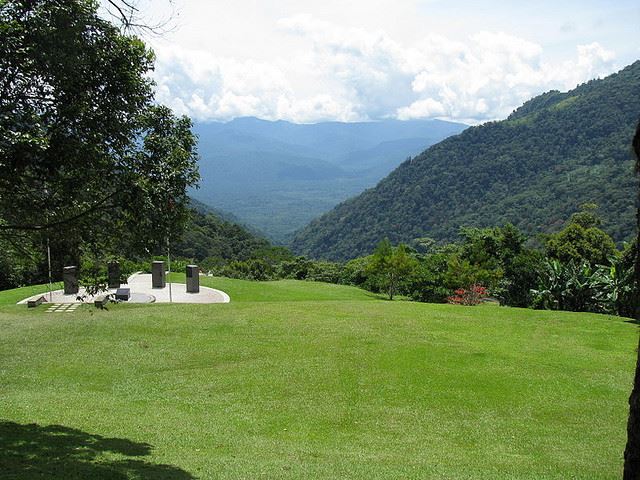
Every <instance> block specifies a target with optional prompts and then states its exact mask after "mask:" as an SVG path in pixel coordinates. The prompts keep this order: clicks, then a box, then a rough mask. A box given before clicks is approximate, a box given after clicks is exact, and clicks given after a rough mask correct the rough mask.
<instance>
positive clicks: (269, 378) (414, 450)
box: [0, 278, 637, 480]
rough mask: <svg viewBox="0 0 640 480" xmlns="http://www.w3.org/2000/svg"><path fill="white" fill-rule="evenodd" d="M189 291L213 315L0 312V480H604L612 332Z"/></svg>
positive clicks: (9, 302)
mask: <svg viewBox="0 0 640 480" xmlns="http://www.w3.org/2000/svg"><path fill="white" fill-rule="evenodd" d="M203 283H204V284H206V285H208V286H212V287H215V288H220V289H223V290H225V291H226V292H228V293H229V295H230V296H231V303H229V304H218V305H185V304H182V305H169V304H164V305H161V304H158V305H111V306H109V309H108V310H105V311H98V310H96V309H95V308H94V307H92V306H87V307H81V308H80V309H79V310H78V311H76V312H74V313H69V314H67V313H62V314H54V313H46V312H45V310H44V308H43V307H40V308H37V309H27V308H26V307H25V306H24V305H14V304H13V302H14V301H15V300H17V299H19V298H21V297H22V296H26V295H28V294H31V293H32V292H33V291H34V288H30V289H23V290H19V291H15V290H14V291H9V292H0V331H2V335H1V336H0V358H2V368H0V385H1V388H0V478H7V479H9V478H10V479H12V480H33V479H53V478H65V479H69V480H71V479H73V480H75V479H82V480H92V479H104V478H113V479H125V478H130V479H143V478H144V479H152V478H153V479H174V480H176V479H181V480H187V479H194V478H200V479H213V478H216V479H227V478H228V479H240V478H282V479H294V478H300V479H308V478H327V479H328V478H352V479H367V480H371V479H383V478H385V479H386V478H388V479H395V478H447V479H470V478H473V479H479V480H480V479H491V480H496V479H497V480H499V479H514V478H517V479H531V480H533V479H535V480H540V479H547V480H551V479H558V480H560V479H566V478H576V479H596V478H597V479H615V478H620V473H621V469H622V451H623V449H624V444H625V439H626V431H625V425H626V417H627V412H628V406H627V403H626V402H627V397H628V394H629V391H630V388H631V383H632V379H633V368H634V362H635V351H634V348H635V346H636V343H637V326H636V325H634V324H632V323H629V322H626V321H625V319H623V318H619V317H609V316H604V315H593V314H585V313H580V314H578V313H567V312H552V311H535V310H522V309H513V308H506V307H494V306H484V307H460V306H454V305H431V304H420V303H412V302H402V301H398V302H389V301H384V300H380V299H378V298H376V297H375V296H372V295H371V294H368V293H367V292H364V291H362V290H358V289H356V288H353V287H345V286H337V285H328V284H321V283H312V282H300V281H279V282H266V283H261V282H246V281H240V280H230V279H218V278H205V279H203ZM63 315H64V317H63Z"/></svg>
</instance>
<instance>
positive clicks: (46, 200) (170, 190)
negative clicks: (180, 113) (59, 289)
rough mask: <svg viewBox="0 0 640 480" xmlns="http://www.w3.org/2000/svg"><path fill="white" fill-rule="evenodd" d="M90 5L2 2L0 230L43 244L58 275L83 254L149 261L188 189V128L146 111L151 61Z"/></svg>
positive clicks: (192, 166) (183, 213)
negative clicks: (96, 251) (94, 252)
mask: <svg viewBox="0 0 640 480" xmlns="http://www.w3.org/2000/svg"><path fill="white" fill-rule="evenodd" d="M97 8H98V5H97V3H96V2H94V1H89V0H72V1H66V2H58V1H54V0H43V1H38V2H21V1H4V2H1V3H0V71H1V72H2V75H3V80H2V82H0V233H2V235H3V236H4V237H7V238H9V239H10V241H12V242H14V243H15V242H16V241H19V242H20V243H22V244H26V245H28V249H29V250H31V251H33V250H39V251H40V252H41V251H43V248H44V246H45V245H46V243H47V238H48V239H49V240H50V244H51V251H52V257H53V267H54V268H53V271H54V272H55V273H56V274H57V272H59V271H60V270H61V266H62V265H63V264H65V263H66V264H69V263H73V264H76V265H77V264H78V262H79V261H80V256H81V251H82V250H83V249H84V248H86V247H89V248H91V249H99V250H101V251H103V252H105V253H106V254H118V253H126V254H127V255H131V256H133V255H134V254H144V255H149V254H151V253H153V252H154V250H156V249H157V248H159V247H160V246H161V245H164V242H165V238H166V237H167V236H172V237H175V236H177V235H178V234H179V233H180V231H181V230H182V228H184V225H185V222H186V218H187V201H186V190H187V188H188V187H190V186H193V185H195V184H196V183H197V180H198V173H197V163H196V160H197V155H196V151H195V144H196V140H195V137H194V135H193V134H192V133H191V122H190V120H189V119H188V118H185V117H182V118H176V117H175V116H174V115H173V114H172V113H171V111H170V110H169V109H168V108H166V107H162V106H158V105H157V104H155V102H154V99H153V90H152V86H153V84H152V81H151V79H150V76H149V72H150V71H151V70H152V68H153V61H154V57H153V54H152V52H151V51H150V50H148V49H147V48H146V47H145V45H144V43H143V42H142V41H141V40H140V39H138V38H136V37H134V36H132V35H127V34H123V33H122V32H121V31H120V30H119V29H118V28H117V27H115V26H114V25H112V24H110V23H109V22H107V21H105V20H104V19H102V18H101V17H100V16H99V15H98V14H97ZM13 253H14V254H15V253H16V252H13ZM39 256H40V258H41V257H42V255H41V254H40V255H39ZM13 261H14V262H17V263H19V262H21V259H18V258H13ZM39 270H40V271H42V270H44V269H43V268H42V266H41V265H40V266H39Z"/></svg>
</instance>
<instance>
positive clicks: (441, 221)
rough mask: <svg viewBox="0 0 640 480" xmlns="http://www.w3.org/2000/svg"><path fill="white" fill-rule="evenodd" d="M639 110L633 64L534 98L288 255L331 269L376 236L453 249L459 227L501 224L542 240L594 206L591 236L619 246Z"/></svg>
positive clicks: (353, 206)
mask: <svg viewBox="0 0 640 480" xmlns="http://www.w3.org/2000/svg"><path fill="white" fill-rule="evenodd" d="M569 98H571V99H574V100H572V101H571V102H564V103H563V104H562V108H554V107H558V106H559V105H560V103H559V102H561V101H565V100H567V99H569ZM639 111H640V61H638V62H635V63H634V64H632V65H630V66H629V67H627V68H625V69H624V70H622V71H620V72H619V73H617V74H615V75H611V76H609V77H607V78H604V79H602V80H594V81H591V82H589V83H587V84H584V85H580V86H578V87H577V88H576V89H574V90H572V91H570V92H568V93H562V94H561V93H558V92H550V93H548V94H545V95H543V96H540V97H536V98H535V99H533V100H531V101H530V102H527V104H525V105H524V106H523V107H521V109H519V110H518V111H517V112H515V113H514V114H513V115H512V116H511V117H509V119H507V120H505V121H501V122H489V123H486V124H484V125H481V126H477V127H471V128H468V129H467V130H465V131H464V132H462V133H461V134H460V135H456V136H454V137H450V138H448V139H446V140H444V141H442V142H440V143H438V144H436V145H434V146H432V147H430V148H429V149H428V150H426V151H425V152H424V153H422V154H421V155H419V156H417V157H415V158H413V159H411V161H407V162H404V163H403V164H401V165H400V166H399V167H398V168H397V169H396V170H394V171H393V172H392V173H391V174H390V175H389V176H387V177H386V178H385V179H384V180H382V181H381V182H380V183H379V184H378V185H377V186H376V187H375V188H372V189H370V190H366V191H365V192H363V193H362V194H361V195H359V196H357V197H355V198H352V199H349V200H347V201H345V202H343V203H342V204H340V205H338V206H337V207H336V208H334V209H333V210H331V211H330V212H328V213H327V214H325V215H323V216H322V217H320V218H319V219H316V220H314V221H313V222H311V223H310V224H309V225H308V226H307V227H305V228H304V229H302V230H300V231H299V232H298V233H297V234H296V236H295V238H294V240H293V242H292V249H293V250H294V252H297V253H300V254H304V255H307V256H310V257H313V258H324V259H333V260H340V259H349V258H353V257H356V256H359V255H365V254H367V253H368V252H370V251H371V250H372V249H373V248H374V247H375V245H376V243H377V242H378V241H379V239H381V238H385V237H388V238H389V239H390V240H391V242H392V243H394V244H397V243H400V242H410V241H411V240H412V239H415V238H423V237H426V236H428V237H431V238H434V239H435V240H437V241H438V242H445V241H453V240H455V239H456V236H457V233H458V230H459V227H460V226H461V225H467V226H475V227H486V226H491V225H503V224H505V223H508V222H510V223H512V224H513V225H515V226H516V227H517V228H518V229H519V230H521V231H522V232H524V233H525V234H527V235H533V234H538V233H540V232H547V233H552V232H555V231H557V230H559V228H560V227H561V226H562V220H563V219H566V218H568V217H569V215H570V214H571V213H573V212H574V210H575V207H576V206H577V205H581V204H584V203H586V202H595V203H597V204H599V205H600V208H601V211H602V216H603V218H604V223H603V225H602V227H601V228H603V230H605V231H607V232H608V233H609V234H610V235H611V236H612V237H613V239H614V240H615V241H616V242H622V241H624V240H628V239H630V238H631V237H632V236H633V234H634V227H635V226H634V221H633V219H634V214H635V205H634V199H635V198H636V188H637V186H636V181H635V179H634V177H633V174H632V173H633V160H632V158H631V155H630V152H629V143H630V140H631V138H632V137H633V131H634V128H635V125H636V123H637V116H638V112H639Z"/></svg>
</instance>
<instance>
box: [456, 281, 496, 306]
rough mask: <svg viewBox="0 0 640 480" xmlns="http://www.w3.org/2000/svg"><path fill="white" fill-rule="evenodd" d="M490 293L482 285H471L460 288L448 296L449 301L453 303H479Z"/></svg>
mask: <svg viewBox="0 0 640 480" xmlns="http://www.w3.org/2000/svg"><path fill="white" fill-rule="evenodd" d="M488 294H489V291H488V290H487V289H486V287H483V286H482V285H477V284H474V285H471V286H470V287H469V288H468V289H465V288H458V289H457V290H456V291H455V292H453V295H451V296H449V297H447V303H451V304H453V305H478V304H480V303H482V299H483V298H485V297H486V296H487V295H488Z"/></svg>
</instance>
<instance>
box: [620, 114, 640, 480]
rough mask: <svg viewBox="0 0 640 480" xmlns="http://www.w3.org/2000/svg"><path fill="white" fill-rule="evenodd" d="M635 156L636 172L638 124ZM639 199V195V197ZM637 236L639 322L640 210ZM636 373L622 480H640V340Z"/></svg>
mask: <svg viewBox="0 0 640 480" xmlns="http://www.w3.org/2000/svg"><path fill="white" fill-rule="evenodd" d="M633 149H634V151H635V154H636V159H637V161H636V172H637V171H638V170H639V167H640V124H638V128H637V129H636V135H635V137H634V139H633ZM639 199H640V195H639ZM636 221H637V228H638V231H637V234H638V238H637V240H636V262H635V268H634V295H633V302H634V304H633V311H634V317H635V319H636V320H640V302H639V300H640V299H639V296H640V208H639V209H638V212H637V215H636ZM637 355H638V357H637V359H636V373H635V376H634V379H633V390H632V391H631V396H630V397H629V420H628V421H627V446H626V447H625V449H624V474H623V479H624V480H639V479H640V340H639V341H638V350H637Z"/></svg>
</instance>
